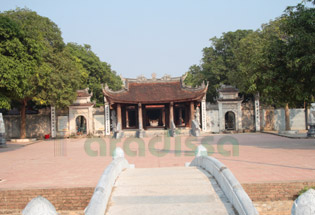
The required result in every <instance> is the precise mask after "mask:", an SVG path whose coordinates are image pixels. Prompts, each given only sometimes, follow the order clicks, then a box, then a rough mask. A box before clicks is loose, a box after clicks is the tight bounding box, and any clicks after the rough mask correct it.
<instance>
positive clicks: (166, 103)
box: [103, 76, 208, 130]
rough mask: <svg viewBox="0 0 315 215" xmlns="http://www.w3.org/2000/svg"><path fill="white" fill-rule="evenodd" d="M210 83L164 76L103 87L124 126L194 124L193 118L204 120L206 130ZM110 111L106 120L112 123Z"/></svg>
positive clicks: (106, 98) (141, 78) (112, 108)
mask: <svg viewBox="0 0 315 215" xmlns="http://www.w3.org/2000/svg"><path fill="white" fill-rule="evenodd" d="M207 88H208V86H207V85H205V84H203V85H201V86H200V87H195V88H193V87H188V86H185V84H184V77H178V78H171V77H170V76H164V77H162V78H161V79H156V78H155V77H153V78H152V79H146V78H145V77H143V76H141V77H139V78H137V79H126V80H125V86H124V88H123V89H122V90H120V91H112V90H110V89H109V88H108V87H105V89H104V90H103V93H104V97H105V99H104V100H105V111H106V106H108V107H109V109H110V111H111V112H113V113H114V114H112V117H111V118H112V121H116V122H112V123H113V124H114V125H120V126H121V129H123V130H132V129H133V130H135V129H136V130H137V129H144V130H149V129H158V128H160V129H169V128H171V124H172V123H174V124H175V126H176V127H177V128H191V125H192V120H196V121H198V122H200V125H201V127H202V128H203V129H204V130H206V92H207ZM109 121H110V118H109V115H108V116H107V117H106V114H105V123H106V122H107V123H109Z"/></svg>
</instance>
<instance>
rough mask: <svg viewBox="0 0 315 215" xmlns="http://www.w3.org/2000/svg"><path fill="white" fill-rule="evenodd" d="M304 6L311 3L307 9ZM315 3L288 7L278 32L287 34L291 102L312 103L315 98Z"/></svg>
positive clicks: (303, 3)
mask: <svg viewBox="0 0 315 215" xmlns="http://www.w3.org/2000/svg"><path fill="white" fill-rule="evenodd" d="M307 2H311V3H310V6H309V7H308V6H307ZM314 5H315V1H314V0H313V1H311V0H307V1H303V2H302V3H300V4H298V5H297V6H295V7H288V8H287V9H286V11H285V13H284V14H283V15H282V19H283V22H282V25H281V26H280V27H281V30H282V31H283V32H285V34H287V35H288V36H287V40H286V41H287V52H286V62H287V68H288V72H289V73H290V76H291V77H292V80H294V82H293V83H292V85H294V90H292V91H291V92H290V94H291V95H292V101H293V102H303V101H306V102H312V101H314V95H315V87H314V86H315V75H314V71H315V39H314V38H315V7H314Z"/></svg>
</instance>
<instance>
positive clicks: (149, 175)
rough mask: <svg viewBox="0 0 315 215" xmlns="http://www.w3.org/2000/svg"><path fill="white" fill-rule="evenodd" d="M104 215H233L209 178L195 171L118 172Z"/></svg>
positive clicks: (183, 169)
mask: <svg viewBox="0 0 315 215" xmlns="http://www.w3.org/2000/svg"><path fill="white" fill-rule="evenodd" d="M106 214H107V215H116V214H117V215H118V214H119V215H120V214H124V215H129V214H132V215H133V214H138V215H141V214H145V215H146V214H159V215H160V214H180V215H185V214H194V215H195V214H203V215H204V214H216V215H221V214H235V213H234V210H233V208H232V205H231V204H230V203H229V202H228V200H227V198H226V197H225V195H224V193H223V192H222V191H221V189H220V187H219V186H218V184H217V183H216V181H215V180H214V179H213V178H212V176H210V175H209V174H207V173H206V172H203V171H201V170H199V169H197V168H195V167H172V168H144V169H129V170H126V171H124V172H122V173H121V175H120V176H119V178H118V180H117V181H116V184H115V187H114V190H113V193H112V196H111V199H110V201H109V205H108V210H107V213H106Z"/></svg>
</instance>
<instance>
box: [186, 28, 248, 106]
mask: <svg viewBox="0 0 315 215" xmlns="http://www.w3.org/2000/svg"><path fill="white" fill-rule="evenodd" d="M251 32H252V31H251V30H237V31H235V32H227V33H224V34H223V35H222V36H221V37H220V38H217V37H214V38H212V39H210V40H211V43H212V45H211V46H210V47H206V48H204V49H203V58H202V60H201V64H200V66H196V65H194V66H192V67H191V68H190V70H189V71H188V76H187V78H186V79H187V81H186V83H187V84H191V85H198V84H200V83H201V82H202V81H205V80H206V81H208V82H209V87H208V92H207V99H208V100H209V101H214V100H215V98H216V96H217V89H218V88H219V87H220V85H221V84H231V83H230V81H229V76H232V74H235V73H237V70H238V62H237V61H236V59H235V50H236V49H237V48H238V47H239V42H240V40H241V39H243V38H244V37H246V36H247V35H248V34H249V33H251Z"/></svg>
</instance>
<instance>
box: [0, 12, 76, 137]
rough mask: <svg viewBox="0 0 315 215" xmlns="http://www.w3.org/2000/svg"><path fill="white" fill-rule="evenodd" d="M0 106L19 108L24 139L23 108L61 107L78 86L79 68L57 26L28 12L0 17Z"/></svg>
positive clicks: (1, 15) (74, 94)
mask: <svg viewBox="0 0 315 215" xmlns="http://www.w3.org/2000/svg"><path fill="white" fill-rule="evenodd" d="M0 37H1V40H0V68H1V71H0V96H1V98H0V105H1V106H0V107H1V108H7V109H8V108H10V102H11V101H15V102H18V103H20V105H21V138H25V137H26V129H25V128H26V115H25V112H26V106H27V103H28V102H29V101H33V102H35V103H36V104H40V105H54V106H57V107H63V106H66V105H69V104H71V102H72V101H73V100H74V99H75V97H76V90H77V89H78V88H79V86H80V80H81V74H80V71H82V70H81V68H80V66H79V64H76V63H75V62H73V61H72V57H71V56H70V54H69V52H67V50H65V44H64V42H63V39H62V37H61V32H60V30H59V28H58V27H57V25H56V24H55V23H53V22H52V21H51V20H49V19H48V18H46V17H42V16H39V15H38V14H37V13H36V12H33V11H30V10H28V9H19V8H18V9H16V10H12V11H6V12H3V13H1V14H0Z"/></svg>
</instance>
